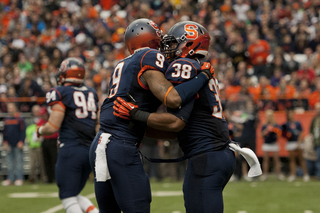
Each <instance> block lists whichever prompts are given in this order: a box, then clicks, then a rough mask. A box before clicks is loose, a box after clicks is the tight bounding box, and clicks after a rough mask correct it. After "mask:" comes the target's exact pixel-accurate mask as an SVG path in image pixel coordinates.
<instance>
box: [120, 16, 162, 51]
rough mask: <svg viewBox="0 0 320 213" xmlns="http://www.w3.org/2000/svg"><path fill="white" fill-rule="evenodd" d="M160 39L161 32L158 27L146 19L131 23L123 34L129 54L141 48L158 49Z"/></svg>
mask: <svg viewBox="0 0 320 213" xmlns="http://www.w3.org/2000/svg"><path fill="white" fill-rule="evenodd" d="M161 38H162V31H161V30H160V28H159V26H158V25H157V24H156V23H154V22H153V21H151V20H150V19H146V18H141V19H137V20H135V21H133V22H132V23H131V24H130V25H129V26H128V27H127V29H126V32H125V34H124V39H125V43H126V46H127V48H128V50H129V52H130V53H131V54H133V53H134V51H135V50H136V49H139V48H142V47H150V48H153V49H159V47H160V41H161Z"/></svg>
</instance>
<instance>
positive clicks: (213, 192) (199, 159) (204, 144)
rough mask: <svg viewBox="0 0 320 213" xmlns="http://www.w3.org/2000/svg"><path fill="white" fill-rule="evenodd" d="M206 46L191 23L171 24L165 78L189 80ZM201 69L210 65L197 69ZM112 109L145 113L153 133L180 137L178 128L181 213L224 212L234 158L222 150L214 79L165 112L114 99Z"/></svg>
mask: <svg viewBox="0 0 320 213" xmlns="http://www.w3.org/2000/svg"><path fill="white" fill-rule="evenodd" d="M209 42H210V36H209V34H208V32H207V30H206V29H205V28H204V27H203V26H201V25H200V24H198V23H195V22H191V21H185V22H179V23H177V24H175V25H174V26H173V27H172V28H171V29H170V30H169V32H168V34H167V35H166V36H165V37H164V39H163V40H162V44H163V45H162V49H163V51H162V52H163V53H164V54H165V55H166V56H167V57H168V59H170V60H173V62H172V63H171V64H170V65H169V67H168V69H167V71H166V78H167V79H168V80H169V81H170V82H172V83H173V84H179V85H183V84H186V83H187V82H189V81H190V79H192V78H194V77H195V76H196V75H197V73H199V72H200V70H201V65H200V63H199V61H198V59H201V58H204V57H205V56H206V55H207V54H208V48H209ZM206 66H209V64H208V63H204V64H203V65H202V67H206ZM181 83H182V84H181ZM133 97H134V96H133ZM132 107H133V108H132ZM114 110H115V113H116V114H120V115H121V116H122V117H130V118H131V119H133V120H135V119H136V114H140V116H142V115H141V114H144V115H143V116H145V117H147V119H146V122H145V124H148V126H150V127H152V128H155V129H158V130H164V131H176V132H179V131H180V130H181V129H182V131H180V132H179V133H178V135H177V136H178V139H179V144H180V147H181V149H182V150H183V152H184V154H185V156H186V157H187V158H188V159H189V161H188V167H187V171H186V176H185V179H184V184H183V192H184V201H185V207H186V212H187V213H202V212H210V213H212V212H215V213H221V212H223V198H222V191H223V189H224V187H225V185H226V184H227V182H228V181H229V179H230V177H231V175H232V173H233V171H234V168H235V155H234V152H233V151H231V150H230V149H229V148H228V147H227V145H228V144H229V143H230V140H229V130H228V127H227V122H226V120H225V119H224V117H223V115H222V107H221V102H220V98H219V88H218V81H217V79H216V77H215V76H214V75H213V77H212V78H211V79H210V81H209V82H208V84H206V85H205V86H203V87H202V88H201V89H200V90H199V92H198V95H197V97H196V99H195V100H191V101H190V102H189V103H187V104H186V105H184V106H183V107H182V108H181V109H170V108H168V112H169V113H151V114H150V113H148V112H142V111H140V109H138V108H137V107H136V106H133V104H132V103H128V102H126V101H125V100H122V99H121V98H117V101H115V107H114Z"/></svg>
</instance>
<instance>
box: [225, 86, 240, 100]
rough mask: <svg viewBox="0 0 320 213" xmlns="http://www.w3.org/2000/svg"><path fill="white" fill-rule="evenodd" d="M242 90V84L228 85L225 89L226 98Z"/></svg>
mask: <svg viewBox="0 0 320 213" xmlns="http://www.w3.org/2000/svg"><path fill="white" fill-rule="evenodd" d="M240 91H241V86H239V85H238V86H228V87H227V88H226V89H225V95H226V98H229V97H230V96H231V95H232V94H237V93H239V92H240Z"/></svg>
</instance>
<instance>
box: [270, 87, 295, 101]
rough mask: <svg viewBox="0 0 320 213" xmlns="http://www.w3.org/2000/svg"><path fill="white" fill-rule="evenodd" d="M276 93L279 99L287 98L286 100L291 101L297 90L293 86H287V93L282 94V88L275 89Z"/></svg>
mask: <svg viewBox="0 0 320 213" xmlns="http://www.w3.org/2000/svg"><path fill="white" fill-rule="evenodd" d="M275 93H276V96H277V97H278V98H286V99H291V98H293V97H294V95H295V93H296V88H294V87H293V86H291V85H286V89H285V93H284V94H281V90H280V87H276V88H275Z"/></svg>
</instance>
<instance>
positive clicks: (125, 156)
mask: <svg viewBox="0 0 320 213" xmlns="http://www.w3.org/2000/svg"><path fill="white" fill-rule="evenodd" d="M161 37H162V32H161V31H160V29H159V27H158V26H157V25H156V24H155V23H154V22H153V21H151V20H149V19H138V20H135V21H133V22H132V23H131V24H130V25H129V26H128V27H127V29H126V32H125V43H126V46H127V48H128V50H129V52H130V53H131V55H130V56H129V57H127V58H125V59H123V60H122V61H120V62H119V63H118V64H117V66H116V67H115V69H114V71H113V73H112V78H111V82H110V87H109V96H108V98H107V99H105V100H104V103H103V105H102V107H101V113H100V131H99V133H98V134H97V135H96V137H95V139H94V141H93V143H92V145H91V148H90V156H89V157H90V163H91V167H92V169H93V170H94V177H95V194H96V199H97V202H98V205H99V210H100V212H103V213H104V212H112V213H118V212H119V213H120V212H121V211H122V212H124V213H126V212H130V213H134V212H141V213H148V212H150V202H151V191H150V183H149V179H148V176H147V174H146V173H145V171H144V169H143V165H142V162H141V159H140V155H139V151H138V148H137V146H138V145H139V143H140V142H141V140H142V138H143V135H144V133H145V129H146V127H147V125H146V124H145V120H146V119H147V117H144V116H140V115H139V113H138V114H136V115H135V117H136V120H137V122H131V121H130V120H126V119H122V118H119V117H118V116H120V117H121V115H119V114H114V111H113V106H114V103H113V102H114V100H116V98H117V97H121V98H122V99H125V100H127V101H128V100H130V99H129V97H128V96H130V95H131V96H132V97H134V98H135V101H136V104H137V107H139V108H140V109H142V110H144V111H147V112H155V111H156V109H157V108H158V107H159V106H160V104H161V103H162V102H163V103H164V104H165V105H166V106H169V107H171V108H177V107H179V106H181V105H183V104H185V103H187V102H188V101H190V100H191V99H193V98H194V97H195V95H196V93H197V91H198V90H199V89H200V88H201V87H202V86H203V85H205V84H206V83H207V82H208V80H209V78H210V77H211V73H210V68H206V69H204V70H203V71H202V72H201V73H200V70H199V73H198V75H197V76H196V77H195V78H194V79H192V80H191V81H189V82H187V83H185V84H183V85H179V86H176V87H173V85H172V84H171V83H170V82H169V81H168V80H166V78H165V71H166V70H167V67H168V61H167V59H166V57H165V56H164V55H163V54H162V53H161V52H160V51H158V50H157V49H159V47H160V41H161ZM128 94H130V95H128ZM131 96H130V97H131ZM132 107H134V106H132Z"/></svg>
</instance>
